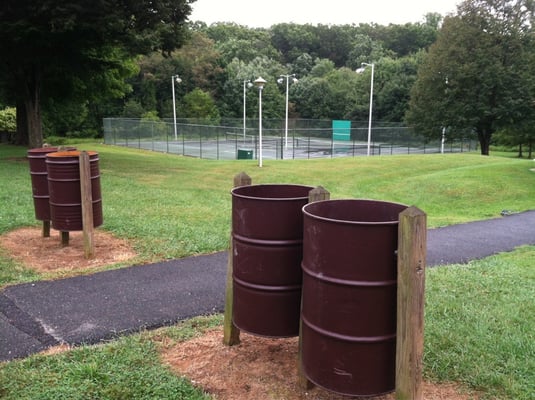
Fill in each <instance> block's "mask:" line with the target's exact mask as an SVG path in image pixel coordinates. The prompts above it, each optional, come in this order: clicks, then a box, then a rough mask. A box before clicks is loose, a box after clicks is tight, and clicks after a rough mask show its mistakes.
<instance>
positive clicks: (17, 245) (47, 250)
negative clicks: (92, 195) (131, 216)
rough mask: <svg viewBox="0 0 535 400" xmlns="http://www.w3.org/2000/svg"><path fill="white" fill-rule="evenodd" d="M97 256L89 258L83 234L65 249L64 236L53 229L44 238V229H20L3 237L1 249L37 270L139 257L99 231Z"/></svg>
mask: <svg viewBox="0 0 535 400" xmlns="http://www.w3.org/2000/svg"><path fill="white" fill-rule="evenodd" d="M94 243H95V257H93V258H91V259H86V258H85V256H84V243H83V233H82V232H70V233H69V245H68V246H65V247H64V246H62V244H61V238H60V233H59V232H58V231H54V230H51V232H50V237H43V236H42V233H41V229H40V228H36V227H28V228H20V229H16V230H13V231H11V232H8V233H6V234H4V235H2V236H0V247H2V248H3V249H5V250H6V251H7V254H9V255H10V256H11V257H12V258H13V259H15V260H16V261H18V262H20V263H22V264H24V265H25V266H26V267H28V268H31V269H33V270H35V271H38V272H42V273H46V272H66V273H68V272H69V271H79V270H84V269H90V268H95V267H99V266H103V265H110V264H117V263H120V262H124V261H128V260H131V259H133V258H135V257H136V252H135V251H134V250H133V248H132V247H131V246H130V245H129V244H128V242H127V241H126V240H123V239H118V238H116V237H114V236H113V235H112V234H110V233H108V232H105V231H101V230H98V229H96V230H95V232H94Z"/></svg>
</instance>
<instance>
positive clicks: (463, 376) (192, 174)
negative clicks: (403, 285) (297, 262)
mask: <svg viewBox="0 0 535 400" xmlns="http://www.w3.org/2000/svg"><path fill="white" fill-rule="evenodd" d="M79 148H82V149H87V150H96V151H98V152H99V154H100V170H101V184H102V197H103V209H104V220H105V222H104V225H103V227H102V229H105V230H107V231H110V232H112V233H113V234H115V235H116V236H118V237H122V238H127V239H129V240H130V241H131V242H132V243H134V245H135V248H136V249H137V251H138V252H139V253H140V257H139V260H138V261H139V262H149V261H157V260H162V259H167V258H175V257H183V256H187V255H192V254H199V253H207V252H213V251H219V250H224V249H226V248H227V246H228V240H229V231H230V211H231V196H230V190H231V188H232V180H233V176H234V175H235V174H237V173H239V172H241V171H245V172H247V173H248V174H249V175H250V176H251V177H252V179H253V184H262V183H296V184H306V185H311V186H317V185H321V186H323V187H325V188H326V189H328V190H329V191H330V192H331V198H334V199H336V198H371V199H377V200H387V201H395V202H401V203H405V204H408V205H415V206H417V207H419V208H421V209H422V210H424V211H425V212H426V213H427V215H428V223H429V225H430V226H431V227H437V226H442V225H448V224H454V223H462V222H466V221H472V220H478V219H485V218H498V217H499V216H500V212H501V211H502V210H504V209H507V210H512V211H524V210H528V209H534V208H535V200H534V199H535V173H534V172H532V171H530V169H532V168H534V167H535V163H534V162H533V161H531V160H520V159H515V158H507V157H482V156H479V155H477V154H466V153H465V154H455V155H421V156H420V155H411V156H385V157H370V158H367V157H358V158H335V159H322V160H283V161H282V160H278V161H271V160H268V161H265V163H264V167H263V168H261V169H260V168H258V167H257V165H256V162H255V161H250V160H239V161H238V160H237V161H209V160H198V159H191V158H185V157H178V156H171V155H165V154H158V153H149V152H141V151H137V150H130V149H124V148H116V147H109V146H103V145H97V144H83V145H80V146H79ZM25 154H26V150H25V149H23V148H18V147H12V146H5V145H0V184H1V187H2V190H1V191H0V200H1V202H0V203H1V204H2V207H1V208H0V234H2V233H5V232H7V231H10V230H12V229H15V228H17V227H21V226H29V225H39V224H40V223H39V222H38V221H35V219H34V212H33V205H32V199H31V186H30V178H29V169H28V164H27V162H26V160H25ZM534 259H535V247H534V246H527V247H523V248H520V249H517V250H516V251H513V252H511V253H505V254H500V255H496V256H493V257H489V258H487V259H485V260H480V261H475V262H472V263H470V264H468V265H452V266H447V267H440V268H434V269H430V270H428V276H427V282H426V288H427V290H426V319H425V323H426V331H425V332H426V333H425V335H426V337H425V363H424V368H425V375H426V377H427V378H428V379H431V380H437V381H456V382H460V383H461V384H463V385H465V387H466V388H467V389H469V390H478V391H480V392H481V393H482V396H483V398H486V399H511V400H513V399H514V400H517V399H520V400H533V399H535V396H534V393H535V387H534V382H535V340H534V339H535V338H534V334H533V332H535V306H534V301H533V299H534V297H535V296H534V295H535V293H534V289H533V288H534V287H535V269H534V267H533V260H534ZM45 277H46V278H50V277H54V276H50V275H47V276H45ZM42 278H43V276H42V275H38V274H36V273H33V272H31V271H28V270H27V269H25V268H24V267H23V266H21V265H18V264H17V263H15V262H14V261H13V260H11V259H10V258H9V257H8V255H7V254H5V253H2V252H1V251H0V286H2V285H6V284H15V283H19V282H25V281H31V280H37V279H42ZM199 321H200V322H199ZM220 323H221V316H214V317H211V318H201V319H196V320H194V321H193V322H192V321H187V322H185V323H183V324H178V325H177V326H175V327H172V328H167V329H164V330H159V331H158V333H155V332H143V333H141V334H139V335H133V336H129V337H126V338H122V339H119V340H117V341H114V342H112V343H109V344H105V345H100V346H87V347H81V348H79V349H75V350H72V351H69V352H67V353H64V354H60V355H56V356H41V355H36V356H32V357H29V358H27V359H25V360H21V361H13V362H9V363H4V364H2V365H0V398H5V399H79V398H98V399H123V398H124V399H127V398H128V399H130V398H138V399H154V398H159V399H176V398H180V399H201V398H204V397H203V396H204V395H203V394H202V393H201V392H199V391H198V390H196V389H194V388H192V387H191V385H190V384H189V383H188V382H187V381H184V380H183V379H180V378H177V377H175V376H173V375H172V374H171V373H170V371H169V370H168V369H167V368H166V367H164V366H162V364H161V363H160V361H159V358H158V347H159V341H157V340H154V338H155V336H154V335H156V334H157V335H159V336H162V335H164V336H168V337H169V340H175V341H178V340H183V339H184V338H187V337H190V336H191V335H195V334H199V333H200V332H201V331H202V330H203V329H204V327H206V326H213V325H217V324H220Z"/></svg>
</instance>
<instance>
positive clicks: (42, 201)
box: [28, 147, 58, 221]
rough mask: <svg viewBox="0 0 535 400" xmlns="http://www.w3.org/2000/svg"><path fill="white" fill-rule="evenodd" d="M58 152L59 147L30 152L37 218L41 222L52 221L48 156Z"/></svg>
mask: <svg viewBox="0 0 535 400" xmlns="http://www.w3.org/2000/svg"><path fill="white" fill-rule="evenodd" d="M56 151H58V148H57V147H42V148H37V149H30V150H28V161H29V164H30V178H31V182H32V194H33V205H34V208H35V218H36V219H38V220H40V221H50V219H51V217H50V204H49V197H50V196H49V194H48V179H47V177H48V173H47V171H46V155H47V154H49V153H54V152H56Z"/></svg>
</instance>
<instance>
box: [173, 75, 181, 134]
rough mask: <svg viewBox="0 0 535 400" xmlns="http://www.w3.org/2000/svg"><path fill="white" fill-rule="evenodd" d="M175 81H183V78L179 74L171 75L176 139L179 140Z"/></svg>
mask: <svg viewBox="0 0 535 400" xmlns="http://www.w3.org/2000/svg"><path fill="white" fill-rule="evenodd" d="M175 82H176V83H180V82H182V79H180V77H179V76H178V75H173V76H171V85H172V88H173V127H174V130H175V140H178V136H177V133H176V103H175Z"/></svg>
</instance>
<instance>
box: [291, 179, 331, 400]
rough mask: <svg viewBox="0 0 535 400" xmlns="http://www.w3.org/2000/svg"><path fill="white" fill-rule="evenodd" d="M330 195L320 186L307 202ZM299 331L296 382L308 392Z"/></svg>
mask: <svg viewBox="0 0 535 400" xmlns="http://www.w3.org/2000/svg"><path fill="white" fill-rule="evenodd" d="M330 198H331V193H329V191H328V190H326V189H325V188H323V187H322V186H318V187H316V188H314V189H312V190H311V191H310V193H309V194H308V202H309V203H313V202H315V201H323V200H330ZM301 331H302V321H301V320H300V321H299V350H298V364H297V365H298V367H297V368H298V380H299V382H298V383H299V386H300V387H301V389H303V390H309V389H311V388H312V387H314V384H313V383H312V382H310V381H309V380H308V379H307V377H306V376H305V374H304V372H303V363H302V357H303V354H302V347H303V346H302V343H301V338H302V335H301Z"/></svg>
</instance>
